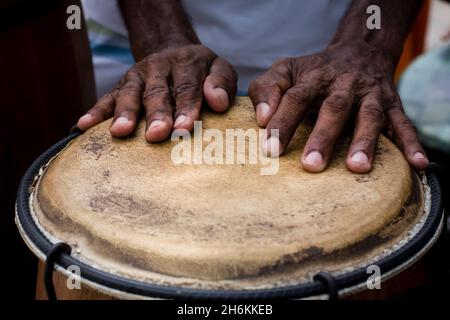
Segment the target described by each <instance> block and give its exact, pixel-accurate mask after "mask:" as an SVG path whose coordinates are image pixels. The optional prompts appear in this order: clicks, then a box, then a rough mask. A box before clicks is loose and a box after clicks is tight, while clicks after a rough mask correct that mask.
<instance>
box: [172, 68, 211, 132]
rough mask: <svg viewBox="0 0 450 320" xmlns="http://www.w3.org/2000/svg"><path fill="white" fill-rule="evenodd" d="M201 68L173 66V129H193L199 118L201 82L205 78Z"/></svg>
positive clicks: (201, 93) (201, 94)
mask: <svg viewBox="0 0 450 320" xmlns="http://www.w3.org/2000/svg"><path fill="white" fill-rule="evenodd" d="M204 70H206V69H205V68H203V66H191V67H185V66H183V65H181V66H175V70H174V71H173V72H172V78H173V89H172V95H173V97H174V99H175V123H174V128H175V129H186V130H188V131H191V130H192V129H193V128H194V121H195V120H198V119H199V117H200V108H201V105H202V98H203V92H202V89H203V82H204V79H205V78H206V72H205V71H204Z"/></svg>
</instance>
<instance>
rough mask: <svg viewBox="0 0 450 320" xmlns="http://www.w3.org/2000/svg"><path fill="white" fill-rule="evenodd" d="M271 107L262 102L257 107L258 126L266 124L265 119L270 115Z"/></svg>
mask: <svg viewBox="0 0 450 320" xmlns="http://www.w3.org/2000/svg"><path fill="white" fill-rule="evenodd" d="M269 110H270V107H269V105H268V104H267V103H265V102H261V103H259V104H258V105H257V106H256V121H257V122H258V124H261V123H263V122H264V120H265V118H266V117H267V115H268V114H269Z"/></svg>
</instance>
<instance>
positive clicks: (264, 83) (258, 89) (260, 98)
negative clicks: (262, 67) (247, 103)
mask: <svg viewBox="0 0 450 320" xmlns="http://www.w3.org/2000/svg"><path fill="white" fill-rule="evenodd" d="M291 61H292V59H290V58H286V59H281V60H279V61H277V62H276V63H275V64H274V65H273V66H272V68H270V69H269V70H268V71H267V72H266V73H265V74H263V75H262V76H260V77H259V78H258V79H256V80H255V81H253V82H252V83H251V84H250V87H249V96H250V99H251V100H252V103H253V106H255V109H256V121H257V123H258V125H259V126H262V127H265V126H266V125H267V124H268V122H269V120H270V118H271V117H272V116H273V114H274V113H275V112H276V110H277V108H278V105H279V103H280V101H281V98H282V96H283V94H284V93H285V92H286V91H287V90H288V89H289V88H291V87H292V86H293V81H292V79H291V76H290V75H291V73H292V72H291V68H292V63H291Z"/></svg>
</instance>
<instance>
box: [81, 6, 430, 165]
mask: <svg viewBox="0 0 450 320" xmlns="http://www.w3.org/2000/svg"><path fill="white" fill-rule="evenodd" d="M421 3H422V1H420V0H411V1H408V2H405V1H402V0H378V1H373V0H370V1H369V0H358V1H356V0H355V1H353V2H352V4H351V6H350V8H349V10H348V12H347V14H346V16H345V17H344V18H343V20H342V22H341V24H340V27H339V29H338V31H337V32H336V35H335V37H334V38H333V39H332V41H331V42H330V44H329V45H328V47H327V48H326V49H325V50H324V51H323V52H320V53H317V54H314V55H310V56H305V57H295V58H285V59H281V60H279V61H277V62H276V63H275V64H274V65H273V66H272V67H271V68H270V69H269V70H268V71H267V72H266V73H265V74H264V75H262V76H261V77H259V78H258V79H256V80H255V81H253V82H252V83H251V85H250V88H249V95H250V98H251V99H252V102H253V104H254V106H255V109H256V117H257V122H258V124H259V125H260V126H262V127H266V128H267V129H269V130H268V131H267V132H268V135H267V140H265V141H263V143H262V148H263V151H265V152H266V154H268V155H271V156H278V155H279V154H282V153H283V151H284V150H286V147H287V145H288V144H289V142H290V140H291V138H292V136H293V134H294V132H295V130H296V129H297V127H298V126H299V125H300V123H301V121H302V120H303V118H304V116H305V114H306V113H307V112H308V111H309V110H310V109H312V108H317V109H318V119H317V122H316V124H315V126H314V129H313V131H312V133H311V135H310V137H309V139H308V141H307V143H306V145H305V148H304V150H303V153H302V156H301V164H302V167H303V168H304V169H305V170H307V171H310V172H321V171H323V170H325V168H326V167H327V165H328V163H329V162H330V160H331V157H332V153H333V148H334V146H335V143H336V141H337V140H338V138H339V136H340V135H341V134H342V131H343V130H344V127H345V125H346V124H347V123H348V122H349V121H350V120H354V123H355V125H354V131H353V138H352V142H351V145H350V147H349V150H348V156H347V161H346V163H347V167H348V169H349V170H351V171H354V172H358V173H365V172H369V171H370V170H371V169H372V163H373V160H374V156H375V149H376V145H377V142H378V138H379V136H380V134H381V132H382V130H383V129H385V130H386V133H387V134H388V135H389V136H390V137H391V138H392V139H393V140H394V141H395V142H396V144H397V145H398V146H399V147H400V149H401V150H402V151H403V153H404V155H405V157H406V159H407V160H408V162H409V163H410V164H411V165H412V166H413V167H414V168H416V169H424V168H425V167H426V166H427V165H428V159H427V157H426V155H425V152H424V150H423V149H422V147H421V145H420V143H419V140H418V137H417V133H416V130H415V128H414V126H413V125H412V124H411V122H410V121H409V120H408V118H407V117H406V115H405V113H404V111H403V107H402V105H401V101H400V98H399V97H398V94H397V92H396V89H395V86H394V80H393V78H394V72H395V67H396V65H397V63H398V60H399V58H400V54H401V52H402V45H403V42H404V40H405V38H406V35H407V33H408V31H409V29H410V28H411V25H412V23H413V21H414V19H415V17H416V15H417V13H418V11H419V9H420V6H421ZM373 4H375V5H378V6H379V7H380V8H381V21H382V23H381V30H369V29H368V28H367V27H366V19H367V17H368V15H367V14H366V9H367V7H368V6H369V5H373ZM121 7H122V10H123V13H124V17H125V21H126V24H127V27H128V29H129V34H130V41H131V43H132V50H133V54H134V56H135V58H136V61H138V62H137V63H136V65H135V66H134V67H133V68H132V69H131V70H130V71H129V72H128V74H127V75H126V76H125V77H124V79H122V80H121V82H120V83H119V85H118V86H117V88H115V89H114V90H113V91H112V92H111V93H110V94H108V95H106V96H105V97H103V98H101V99H100V100H99V102H98V103H97V105H96V106H94V108H92V109H91V110H90V111H89V112H88V116H87V118H86V116H85V117H82V118H81V119H80V121H79V122H78V126H79V127H80V128H81V129H83V130H85V129H87V128H89V127H91V126H93V125H95V124H97V123H98V122H100V121H103V120H104V119H106V118H108V117H111V116H113V115H114V120H113V125H112V126H111V133H112V135H114V136H117V137H122V136H126V135H128V134H130V133H131V132H133V130H134V129H135V126H136V122H137V117H138V113H139V110H140V109H141V105H143V107H144V109H145V113H146V118H147V131H146V138H147V140H148V141H150V142H156V141H161V140H164V139H166V138H167V137H168V136H169V135H170V133H171V131H172V130H173V129H179V128H180V129H181V128H183V129H188V130H191V129H192V127H193V122H194V120H197V119H198V118H199V116H200V108H201V105H202V101H203V99H204V100H206V102H207V103H208V105H209V106H210V108H212V109H213V110H215V111H225V110H226V109H227V108H228V107H229V105H230V103H231V102H232V101H233V99H234V95H235V92H236V81H237V78H236V74H235V72H234V70H233V68H232V67H231V65H230V64H229V63H228V62H226V61H225V60H223V59H222V58H219V57H217V56H216V55H215V54H214V53H213V52H212V51H211V50H209V49H208V48H206V47H204V46H202V45H201V44H200V42H199V40H198V38H197V37H196V36H195V33H194V31H193V29H192V27H191V26H190V24H189V21H188V19H187V18H186V15H185V14H184V12H183V9H182V7H181V5H180V4H179V2H178V1H176V0H169V1H156V0H154V1H144V0H140V1H128V2H126V1H121ZM183 116H184V117H183ZM180 118H181V119H182V120H183V121H180V120H178V119H180ZM120 119H125V120H124V121H119V120H120ZM174 119H176V120H174ZM177 120H178V121H177ZM155 121H156V125H155V124H154V123H155ZM152 124H153V125H152ZM270 129H278V130H279V139H278V138H276V137H271V136H270V132H271V131H270Z"/></svg>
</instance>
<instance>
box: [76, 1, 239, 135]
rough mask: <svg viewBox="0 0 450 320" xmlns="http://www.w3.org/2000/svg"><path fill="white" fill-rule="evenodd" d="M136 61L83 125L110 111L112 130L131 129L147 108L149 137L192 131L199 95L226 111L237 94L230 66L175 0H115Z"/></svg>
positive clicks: (127, 131) (120, 132)
mask: <svg viewBox="0 0 450 320" xmlns="http://www.w3.org/2000/svg"><path fill="white" fill-rule="evenodd" d="M119 5H120V8H121V10H122V14H123V17H124V20H125V24H126V26H127V29H128V35H129V38H130V45H131V50H132V52H133V55H134V57H135V60H136V61H137V63H136V64H135V65H134V66H133V67H132V68H131V69H130V70H129V71H128V72H127V74H126V75H125V76H124V77H123V78H122V80H120V81H119V83H118V85H117V86H116V88H114V89H113V90H112V91H111V92H110V93H108V94H106V95H105V96H103V97H102V98H100V100H99V101H98V102H97V104H96V105H95V106H94V107H93V108H92V109H91V110H89V111H88V113H87V114H86V115H84V116H83V117H81V118H80V120H79V121H78V127H79V128H80V129H81V130H86V129H88V128H90V127H92V126H94V125H96V124H97V123H99V122H101V121H103V120H105V119H107V118H110V117H112V116H114V119H113V122H112V126H111V129H110V131H111V134H112V135H113V136H116V137H123V136H127V135H129V134H130V133H132V132H133V131H134V129H135V128H136V123H137V119H138V115H139V112H140V110H141V109H143V110H144V111H145V115H146V119H147V129H146V133H145V137H146V138H147V140H148V141H150V142H157V141H161V140H164V139H166V138H167V137H168V136H169V135H170V133H171V132H172V130H173V129H187V130H191V129H192V128H193V126H194V121H195V120H197V119H198V118H199V116H200V108H201V106H202V102H203V98H204V99H205V100H206V102H207V103H208V105H209V107H210V108H211V109H213V110H214V111H218V112H222V111H225V110H226V109H227V108H228V107H229V106H230V105H231V103H232V102H233V100H234V96H235V94H236V86H237V84H236V83H237V75H236V72H235V71H234V69H233V67H232V66H231V65H230V64H229V63H228V62H227V61H225V60H224V59H222V58H220V57H218V56H217V55H216V54H215V53H214V52H212V51H211V50H210V49H208V48H206V47H204V46H202V45H201V44H200V40H199V39H198V37H197V35H196V34H195V31H194V29H193V28H192V26H191V23H190V22H189V19H188V18H187V16H186V14H185V12H184V10H183V7H182V5H181V3H180V1H179V0H134V1H126V0H119Z"/></svg>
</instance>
